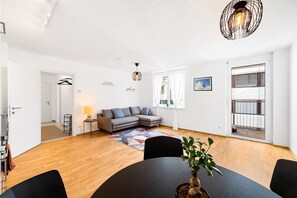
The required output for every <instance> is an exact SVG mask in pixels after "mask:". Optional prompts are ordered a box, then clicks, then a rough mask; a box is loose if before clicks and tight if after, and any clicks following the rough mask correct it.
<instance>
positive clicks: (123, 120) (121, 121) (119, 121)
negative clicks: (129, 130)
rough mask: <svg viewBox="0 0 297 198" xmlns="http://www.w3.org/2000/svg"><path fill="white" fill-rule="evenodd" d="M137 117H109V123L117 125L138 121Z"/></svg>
mask: <svg viewBox="0 0 297 198" xmlns="http://www.w3.org/2000/svg"><path fill="white" fill-rule="evenodd" d="M138 121H139V118H138V117H135V116H129V117H124V118H117V119H111V123H112V124H113V125H114V126H117V125H122V124H127V123H131V122H138Z"/></svg>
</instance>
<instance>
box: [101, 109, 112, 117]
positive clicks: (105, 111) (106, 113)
mask: <svg viewBox="0 0 297 198" xmlns="http://www.w3.org/2000/svg"><path fill="white" fill-rule="evenodd" d="M102 114H103V116H104V117H106V118H109V119H113V118H114V116H113V113H112V111H111V109H102Z"/></svg>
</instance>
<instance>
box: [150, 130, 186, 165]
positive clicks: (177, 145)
mask: <svg viewBox="0 0 297 198" xmlns="http://www.w3.org/2000/svg"><path fill="white" fill-rule="evenodd" d="M182 154H183V149H182V144H181V140H180V139H177V138H173V137H167V136H158V137H152V138H148V139H146V140H145V143H144V160H147V159H151V158H157V157H180V156H181V155H182Z"/></svg>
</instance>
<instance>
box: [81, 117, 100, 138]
mask: <svg viewBox="0 0 297 198" xmlns="http://www.w3.org/2000/svg"><path fill="white" fill-rule="evenodd" d="M93 122H97V120H96V119H92V120H84V121H83V135H85V123H89V124H90V130H91V131H90V132H91V135H92V134H93V129H92V125H93Z"/></svg>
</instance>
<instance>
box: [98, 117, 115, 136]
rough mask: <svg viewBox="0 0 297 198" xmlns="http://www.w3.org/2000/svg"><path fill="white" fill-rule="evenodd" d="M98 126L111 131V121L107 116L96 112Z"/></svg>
mask: <svg viewBox="0 0 297 198" xmlns="http://www.w3.org/2000/svg"><path fill="white" fill-rule="evenodd" d="M97 122H98V128H99V129H103V130H105V131H108V132H112V122H111V120H110V119H109V118H106V117H104V116H103V115H102V114H97Z"/></svg>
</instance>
